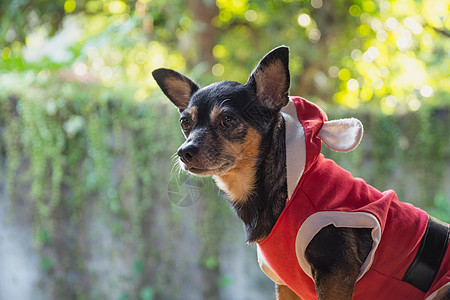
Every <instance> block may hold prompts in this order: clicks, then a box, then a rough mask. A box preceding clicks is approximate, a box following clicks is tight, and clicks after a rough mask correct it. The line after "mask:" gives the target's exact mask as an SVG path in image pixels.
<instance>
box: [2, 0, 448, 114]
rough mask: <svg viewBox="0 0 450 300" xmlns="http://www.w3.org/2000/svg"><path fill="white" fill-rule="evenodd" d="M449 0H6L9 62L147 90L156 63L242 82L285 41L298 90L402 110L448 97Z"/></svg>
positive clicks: (139, 96) (6, 65)
mask: <svg viewBox="0 0 450 300" xmlns="http://www.w3.org/2000/svg"><path fill="white" fill-rule="evenodd" d="M449 7H450V3H449V0H426V1H414V0H396V1H387V0H381V1H371V0H365V1H361V0H354V1H323V0H311V1H310V0H301V1H293V0H284V1H251V0H217V2H214V1H211V0H192V1H179V0H176V1H170V3H169V2H167V1H161V0H153V1H147V0H139V1H134V0H133V1H122V0H83V1H80V0H78V1H75V0H60V1H48V0H41V1H38V2H35V1H31V0H14V1H3V2H2V4H0V39H1V40H2V43H1V45H2V46H1V48H2V49H0V50H1V57H2V60H1V63H0V70H3V72H10V71H16V72H17V71H19V72H21V71H25V70H29V69H33V70H36V71H38V70H40V71H42V72H46V71H48V70H55V69H60V68H61V67H64V68H65V69H66V71H68V72H69V71H70V72H71V74H72V75H73V76H75V77H76V78H77V79H78V80H85V81H89V80H90V81H95V82H97V83H99V84H102V85H104V86H106V87H112V86H117V85H123V84H126V85H130V84H131V85H133V86H135V87H136V88H137V90H136V93H135V94H134V98H135V99H136V100H138V101H142V100H144V99H146V98H148V96H149V95H150V94H151V91H152V90H154V89H155V88H156V85H155V83H154V81H153V80H152V79H151V78H150V77H149V75H150V72H151V71H152V70H153V69H154V68H156V67H161V66H164V67H169V68H175V69H177V70H180V71H182V72H186V71H187V70H189V72H191V71H192V70H193V69H194V74H193V75H194V77H195V79H197V80H199V81H202V83H203V81H204V82H205V83H207V82H209V81H210V80H212V79H227V80H235V81H240V82H243V81H245V80H246V79H247V76H248V74H249V70H251V69H252V67H253V66H254V65H255V64H256V62H257V61H258V60H259V59H260V58H261V57H262V55H263V54H264V53H266V52H267V51H268V50H270V49H271V48H273V47H275V46H277V45H280V44H287V45H289V46H290V47H291V73H292V94H298V95H302V96H305V97H309V98H312V99H313V100H316V101H324V102H328V103H329V102H333V103H337V104H340V105H344V106H347V107H350V108H358V107H360V106H370V107H372V108H373V109H376V110H381V111H382V112H383V113H385V114H392V113H394V112H399V113H404V112H407V111H417V110H418V109H420V107H421V106H422V105H436V104H440V103H449V102H450V99H449V98H450V97H449V92H450V76H449V69H450V59H449V55H448V51H449V48H450V38H449V36H450V18H449V14H450V13H449V11H450V9H449ZM205 33H207V35H206V34H205ZM195 70H196V71H195ZM211 73H212V74H213V77H211V76H207V75H206V74H211Z"/></svg>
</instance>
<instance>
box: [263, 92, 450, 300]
mask: <svg viewBox="0 0 450 300" xmlns="http://www.w3.org/2000/svg"><path fill="white" fill-rule="evenodd" d="M291 100H292V101H290V103H289V104H288V106H287V107H286V108H285V109H283V110H284V112H283V116H284V118H285V120H286V123H287V133H286V134H287V136H286V143H287V147H288V148H289V147H290V146H289V145H290V144H295V145H297V146H298V147H300V148H298V147H297V148H294V149H292V147H291V149H287V154H286V156H287V166H288V167H287V169H288V170H287V172H288V194H289V199H288V202H287V204H286V207H285V209H284V211H283V212H282V214H281V215H280V217H279V219H278V221H277V223H276V224H275V226H274V228H273V229H272V232H271V233H270V235H269V236H268V237H267V238H266V239H264V240H263V241H261V242H259V243H258V248H259V249H258V256H259V260H260V264H261V268H262V269H263V271H264V272H265V273H266V274H267V275H268V276H269V277H270V278H272V279H273V280H274V281H275V282H277V283H279V284H284V285H287V286H289V288H290V289H291V290H293V291H294V292H295V293H296V294H297V295H299V296H300V297H301V298H302V299H303V300H308V299H317V295H316V290H315V286H314V282H313V280H312V274H311V268H310V265H309V264H308V263H307V261H306V259H305V250H306V247H307V246H308V244H309V242H310V241H311V240H312V238H313V237H314V236H315V235H316V234H317V233H318V232H319V231H320V229H322V228H323V227H325V226H327V225H330V224H333V225H334V226H336V227H354V228H372V239H373V248H372V251H371V252H370V254H369V255H368V257H367V259H366V261H365V262H364V265H363V266H362V268H361V272H360V275H359V279H358V281H357V283H356V286H355V291H354V298H353V299H364V300H367V299H396V300H399V299H400V300H401V299H405V300H412V299H424V298H425V297H427V296H429V295H431V294H432V293H433V292H435V291H436V290H437V289H439V288H440V287H442V286H444V285H446V284H448V283H450V247H449V249H447V252H446V255H445V257H444V260H443V262H442V264H441V267H440V269H439V271H438V274H437V276H436V278H435V280H434V282H433V283H432V285H431V287H430V289H429V291H428V292H427V293H426V294H425V293H424V292H422V291H421V290H419V289H417V288H415V287H414V286H412V285H410V284H409V283H407V282H404V281H402V278H403V276H404V275H405V272H406V271H407V269H408V267H409V266H410V264H411V262H412V261H413V260H414V258H415V256H416V254H417V251H418V248H419V244H420V242H421V239H422V236H423V235H424V233H425V230H426V227H427V222H428V214H427V213H426V212H424V211H423V210H421V209H419V208H416V207H414V206H413V205H411V204H408V203H403V202H400V201H398V199H397V195H396V194H395V192H394V191H392V190H388V191H385V192H380V191H378V190H377V189H375V188H373V187H372V186H370V185H368V184H367V183H365V182H364V180H362V179H358V178H353V177H352V175H351V174H350V173H349V172H347V171H345V170H344V169H342V168H341V167H339V166H338V165H337V164H336V163H334V161H332V160H329V159H326V158H324V157H323V155H322V154H320V149H321V143H322V139H321V138H320V137H321V133H320V130H321V129H322V127H323V125H324V122H326V121H327V116H326V114H325V112H323V111H322V110H321V109H320V108H319V107H317V106H316V105H314V104H313V103H311V102H309V101H307V100H305V99H302V98H299V97H292V98H291ZM290 126H291V127H292V126H293V127H294V129H288V128H289V127H290ZM299 132H300V134H299ZM361 133H362V128H361ZM322 135H323V136H325V134H324V133H322ZM323 141H324V142H325V143H327V142H326V141H325V139H323ZM358 142H359V140H358ZM302 144H304V145H303V146H302ZM327 145H328V143H327ZM355 147H356V145H355ZM303 152H304V153H303ZM298 157H300V159H299V158H298ZM291 161H293V164H294V167H292V166H290V165H291V163H290V162H291ZM293 168H296V169H300V171H299V172H300V174H298V171H297V173H295V171H293ZM292 174H294V175H292Z"/></svg>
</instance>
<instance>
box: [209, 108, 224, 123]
mask: <svg viewBox="0 0 450 300" xmlns="http://www.w3.org/2000/svg"><path fill="white" fill-rule="evenodd" d="M222 112H223V109H222V108H220V107H218V106H215V107H214V108H213V109H212V110H211V113H210V114H209V117H210V118H211V123H214V121H215V120H216V119H217V118H218V117H219V116H220V114H221V113H222Z"/></svg>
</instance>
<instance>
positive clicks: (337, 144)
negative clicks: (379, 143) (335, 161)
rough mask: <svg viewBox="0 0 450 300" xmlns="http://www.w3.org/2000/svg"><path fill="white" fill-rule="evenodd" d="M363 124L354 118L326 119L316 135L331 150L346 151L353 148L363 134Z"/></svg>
mask: <svg viewBox="0 0 450 300" xmlns="http://www.w3.org/2000/svg"><path fill="white" fill-rule="evenodd" d="M363 131H364V129H363V125H362V123H361V121H360V120H358V119H355V118H349V119H340V120H333V121H327V122H325V123H323V126H322V128H321V129H320V131H319V133H318V134H317V136H318V137H319V138H320V139H321V140H322V141H323V142H324V143H325V145H327V146H328V148H330V149H331V150H334V151H338V152H348V151H351V150H353V149H355V148H356V147H357V146H358V145H359V142H360V141H361V139H362V136H363Z"/></svg>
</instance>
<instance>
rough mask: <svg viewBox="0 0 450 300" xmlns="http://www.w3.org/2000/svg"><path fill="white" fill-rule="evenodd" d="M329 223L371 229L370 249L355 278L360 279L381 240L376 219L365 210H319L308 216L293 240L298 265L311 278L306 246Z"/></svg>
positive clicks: (369, 264)
mask: <svg viewBox="0 0 450 300" xmlns="http://www.w3.org/2000/svg"><path fill="white" fill-rule="evenodd" d="M330 224H333V225H334V226H336V227H349V228H371V229H372V241H373V242H372V250H371V251H370V253H369V255H368V256H367V258H366V260H365V261H364V263H363V265H362V266H361V270H360V273H359V276H358V279H357V280H359V279H361V278H362V277H363V276H364V274H365V273H366V272H367V271H368V270H369V269H370V267H371V265H372V262H373V259H374V257H375V251H376V249H377V247H378V244H379V243H380V240H381V226H380V223H379V222H378V219H377V218H376V217H375V216H374V215H372V214H370V213H366V212H342V211H320V212H316V213H315V214H312V215H311V216H309V217H308V218H307V219H306V220H305V222H303V224H302V226H301V227H300V229H299V230H298V232H297V238H296V240H295V251H296V254H297V259H298V262H299V264H300V267H301V268H302V269H303V271H304V272H305V273H306V274H307V275H308V276H309V277H311V278H313V277H312V272H311V266H310V265H309V263H308V262H307V260H306V257H305V251H306V247H308V244H309V242H311V240H312V239H313V238H314V236H315V235H316V234H317V233H319V231H320V230H321V229H322V228H324V227H326V226H328V225H330Z"/></svg>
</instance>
